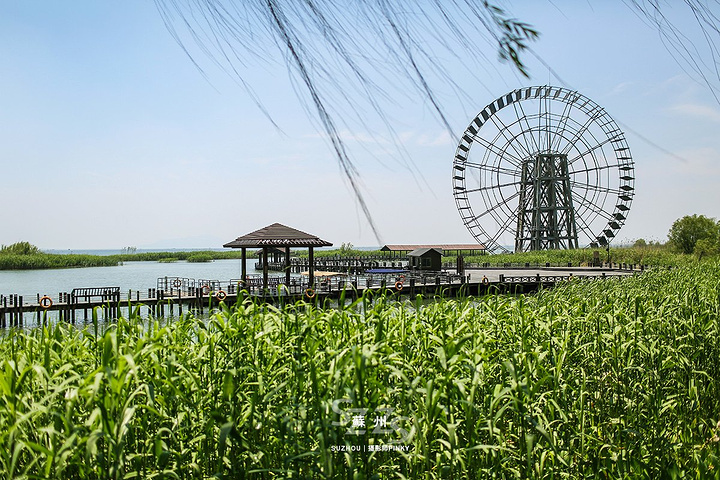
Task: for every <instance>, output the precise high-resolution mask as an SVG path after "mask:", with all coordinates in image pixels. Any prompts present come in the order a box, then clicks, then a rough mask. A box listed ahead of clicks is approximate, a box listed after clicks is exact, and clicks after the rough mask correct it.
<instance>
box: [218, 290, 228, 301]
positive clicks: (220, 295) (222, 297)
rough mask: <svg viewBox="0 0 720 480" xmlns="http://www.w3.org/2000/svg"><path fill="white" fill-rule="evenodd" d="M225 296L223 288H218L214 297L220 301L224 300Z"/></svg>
mask: <svg viewBox="0 0 720 480" xmlns="http://www.w3.org/2000/svg"><path fill="white" fill-rule="evenodd" d="M225 297H227V293H225V291H224V290H218V292H217V293H216V294H215V298H217V299H218V300H220V301H221V302H222V301H223V300H225Z"/></svg>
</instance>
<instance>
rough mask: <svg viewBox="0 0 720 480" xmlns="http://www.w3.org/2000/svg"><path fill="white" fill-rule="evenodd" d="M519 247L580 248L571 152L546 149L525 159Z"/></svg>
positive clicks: (519, 249) (517, 231) (518, 237)
mask: <svg viewBox="0 0 720 480" xmlns="http://www.w3.org/2000/svg"><path fill="white" fill-rule="evenodd" d="M519 205H520V208H519V215H518V224H517V229H516V234H515V251H516V252H524V251H528V250H558V249H568V248H577V247H578V239H577V226H576V225H575V209H574V208H573V203H572V190H571V189H570V175H569V174H568V166H567V155H562V154H552V153H543V154H540V155H537V156H535V157H533V158H529V159H527V160H525V161H524V162H523V165H522V176H521V180H520V201H519Z"/></svg>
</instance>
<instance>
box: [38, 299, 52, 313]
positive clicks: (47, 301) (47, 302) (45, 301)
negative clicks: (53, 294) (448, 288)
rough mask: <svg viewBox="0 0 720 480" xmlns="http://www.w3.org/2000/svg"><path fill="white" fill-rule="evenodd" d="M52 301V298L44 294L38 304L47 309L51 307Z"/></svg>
mask: <svg viewBox="0 0 720 480" xmlns="http://www.w3.org/2000/svg"><path fill="white" fill-rule="evenodd" d="M52 304H53V301H52V298H50V297H48V296H47V295H45V296H44V297H42V298H41V299H40V306H41V307H42V308H44V309H45V310H47V309H48V308H50V307H52Z"/></svg>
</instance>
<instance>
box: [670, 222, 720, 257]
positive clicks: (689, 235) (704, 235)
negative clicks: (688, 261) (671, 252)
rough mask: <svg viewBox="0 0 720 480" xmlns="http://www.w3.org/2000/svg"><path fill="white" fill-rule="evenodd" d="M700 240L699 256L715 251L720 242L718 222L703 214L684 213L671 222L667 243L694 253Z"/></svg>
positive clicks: (681, 250) (679, 249)
mask: <svg viewBox="0 0 720 480" xmlns="http://www.w3.org/2000/svg"><path fill="white" fill-rule="evenodd" d="M698 242H700V252H698V255H699V256H701V257H702V256H704V255H708V254H713V253H717V248H718V243H720V222H717V221H716V220H715V219H714V218H707V217H705V216H703V215H686V216H684V217H682V218H680V219H678V220H675V222H674V223H673V224H672V227H671V228H670V232H669V233H668V243H669V244H670V245H671V246H672V247H673V248H675V249H676V250H677V251H679V252H682V253H686V254H691V253H696V252H695V247H696V246H697V245H698ZM713 250H715V252H713Z"/></svg>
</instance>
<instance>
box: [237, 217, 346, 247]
mask: <svg viewBox="0 0 720 480" xmlns="http://www.w3.org/2000/svg"><path fill="white" fill-rule="evenodd" d="M331 246H332V243H330V242H326V241H325V240H322V239H320V238H318V237H316V236H315V235H310V234H309V233H305V232H301V231H300V230H296V229H294V228H291V227H288V226H285V225H282V224H280V223H273V224H272V225H268V226H267V227H265V228H261V229H260V230H255V231H254V232H252V233H248V234H247V235H243V236H242V237H238V238H236V239H235V240H233V241H232V242H228V243H226V244H225V245H223V247H226V248H242V247H249V248H258V247H331Z"/></svg>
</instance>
